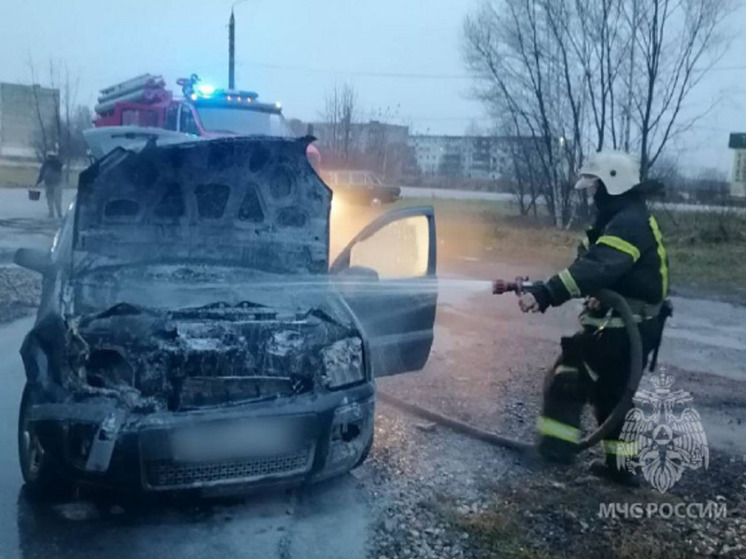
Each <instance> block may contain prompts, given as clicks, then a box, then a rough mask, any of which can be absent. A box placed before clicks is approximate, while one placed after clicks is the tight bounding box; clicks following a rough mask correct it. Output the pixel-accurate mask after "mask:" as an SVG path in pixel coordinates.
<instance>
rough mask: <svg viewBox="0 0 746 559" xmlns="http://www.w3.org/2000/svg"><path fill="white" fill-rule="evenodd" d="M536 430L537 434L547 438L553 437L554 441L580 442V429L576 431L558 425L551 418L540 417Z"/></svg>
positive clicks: (563, 425)
mask: <svg viewBox="0 0 746 559" xmlns="http://www.w3.org/2000/svg"><path fill="white" fill-rule="evenodd" d="M538 428H539V433H541V434H542V435H545V436H547V437H554V438H555V439H560V440H562V441H567V442H569V443H578V442H579V441H580V429H576V428H575V427H573V426H572V425H567V424H565V423H560V422H559V421H557V420H555V419H552V418H551V417H544V416H540V417H539V422H538Z"/></svg>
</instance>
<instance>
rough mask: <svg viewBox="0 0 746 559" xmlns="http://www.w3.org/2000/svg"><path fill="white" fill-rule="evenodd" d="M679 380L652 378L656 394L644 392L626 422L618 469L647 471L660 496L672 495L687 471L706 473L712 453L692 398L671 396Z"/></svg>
mask: <svg viewBox="0 0 746 559" xmlns="http://www.w3.org/2000/svg"><path fill="white" fill-rule="evenodd" d="M674 380H675V378H674V376H673V375H668V374H665V373H662V374H660V375H656V376H655V377H653V378H652V384H653V386H654V390H652V391H648V390H639V391H638V392H637V394H635V397H634V403H635V407H634V408H632V409H631V410H630V411H629V412H628V413H627V416H626V417H625V420H624V426H623V428H622V434H621V436H620V439H621V441H622V442H621V446H622V448H624V449H625V452H620V453H618V454H617V467H618V468H619V469H627V470H629V471H631V472H636V471H637V470H638V469H639V470H641V471H642V475H643V476H644V477H645V479H646V480H647V481H648V482H649V483H650V485H652V486H653V487H654V488H655V489H657V490H658V491H659V492H661V493H665V492H666V491H668V490H669V489H671V488H672V487H673V486H674V485H675V484H676V483H677V482H678V481H679V480H680V479H681V476H682V475H683V473H684V472H685V471H686V470H699V469H700V468H704V469H705V470H706V469H707V467H708V466H709V463H710V449H709V446H708V445H707V437H706V436H705V431H704V429H703V428H702V420H701V419H700V417H699V413H697V410H695V409H694V408H693V407H692V402H693V399H692V396H691V394H689V392H686V391H684V390H671V387H672V386H673V383H674Z"/></svg>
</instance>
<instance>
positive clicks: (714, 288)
mask: <svg viewBox="0 0 746 559" xmlns="http://www.w3.org/2000/svg"><path fill="white" fill-rule="evenodd" d="M422 204H427V205H433V206H434V207H435V213H436V220H437V224H438V239H439V245H438V251H439V253H438V254H439V258H441V261H443V260H445V261H447V260H448V259H449V258H458V257H463V256H472V257H479V258H481V257H489V259H490V260H502V261H505V262H507V263H511V264H516V265H521V264H530V263H536V262H542V263H546V264H547V266H548V267H560V266H564V265H566V264H567V263H568V262H569V261H571V260H572V258H573V257H574V255H575V250H576V246H577V244H578V242H579V241H580V239H581V237H582V233H581V232H580V231H577V230H575V231H572V230H571V231H567V230H560V229H557V228H555V227H551V226H547V225H542V224H538V225H537V223H536V222H535V221H534V220H532V219H529V218H520V217H517V216H516V215H515V214H516V209H515V207H514V206H512V205H511V204H508V203H498V202H479V201H454V200H438V199H435V200H432V199H422V200H405V201H402V202H399V203H398V204H397V205H396V206H397V207H398V206H412V205H422ZM655 213H656V215H657V217H658V221H659V223H660V226H661V229H662V232H663V235H664V239H665V242H666V246H667V249H668V254H669V259H670V274H671V284H672V286H673V288H674V290H681V291H684V292H694V293H696V292H698V291H701V290H705V291H708V292H716V293H717V294H726V295H727V294H732V295H734V296H736V297H737V298H740V297H741V296H745V297H746V215H744V214H739V213H736V212H733V211H730V210H723V211H716V212H712V213H672V212H655Z"/></svg>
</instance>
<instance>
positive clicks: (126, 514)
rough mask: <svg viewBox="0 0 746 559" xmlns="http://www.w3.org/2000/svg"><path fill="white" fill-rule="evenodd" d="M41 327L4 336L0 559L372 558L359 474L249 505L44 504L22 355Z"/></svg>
mask: <svg viewBox="0 0 746 559" xmlns="http://www.w3.org/2000/svg"><path fill="white" fill-rule="evenodd" d="M32 323H33V321H32V320H31V319H24V320H20V321H17V322H14V323H11V324H8V325H5V326H2V327H0V356H2V359H0V378H2V379H3V390H2V391H0V449H2V450H1V451H0V559H15V558H22V559H47V558H54V559H68V558H69V559H73V558H75V559H77V558H86V559H89V558H94V557H95V558H98V557H106V558H107V559H130V558H139V557H154V558H158V559H169V558H172V557H173V558H179V559H191V558H199V559H211V558H228V557H231V558H233V557H237V558H238V557H258V558H268V559H269V558H275V557H277V558H279V559H292V558H311V559H313V558H319V559H321V558H336V557H338V558H344V559H347V558H353V557H362V556H364V554H365V547H366V540H367V537H368V527H369V524H370V523H371V521H372V507H371V503H370V501H369V497H368V495H367V494H366V492H365V491H364V489H362V488H361V487H360V485H359V483H358V482H357V480H356V478H355V477H354V476H352V475H347V476H343V477H341V478H339V479H337V480H332V481H330V482H326V483H324V484H321V485H317V486H314V487H311V488H309V489H306V490H301V491H275V492H272V493H267V494H263V495H253V496H248V497H244V498H242V499H231V500H225V499H223V500H216V499H209V500H207V501H204V500H202V501H198V500H194V501H185V502H173V501H171V502H161V503H140V504H136V505H131V504H130V505H126V504H125V506H124V507H123V506H122V504H124V503H123V502H122V501H121V499H119V500H117V499H112V498H110V497H109V498H106V500H102V499H103V497H102V496H98V497H97V496H95V495H94V496H84V497H83V498H82V499H80V500H77V501H75V502H71V503H60V504H50V503H46V504H44V503H34V502H32V501H30V500H29V499H28V498H27V497H26V495H25V493H24V491H23V489H22V485H23V483H22V479H21V475H20V470H19V467H18V458H17V452H16V448H17V445H16V429H17V424H18V421H17V413H18V403H19V401H20V395H21V391H22V389H23V382H24V374H23V367H22V363H21V358H20V356H19V355H18V348H19V347H20V344H21V341H22V339H23V335H24V334H25V333H26V332H27V331H28V329H29V328H30V327H31V325H32Z"/></svg>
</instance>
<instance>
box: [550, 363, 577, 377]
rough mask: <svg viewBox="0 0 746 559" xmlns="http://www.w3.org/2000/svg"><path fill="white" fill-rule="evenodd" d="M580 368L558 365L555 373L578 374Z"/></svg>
mask: <svg viewBox="0 0 746 559" xmlns="http://www.w3.org/2000/svg"><path fill="white" fill-rule="evenodd" d="M577 372H578V368H577V367H571V366H570V365H557V366H556V367H555V368H554V373H555V374H556V375H558V374H560V373H577Z"/></svg>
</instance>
